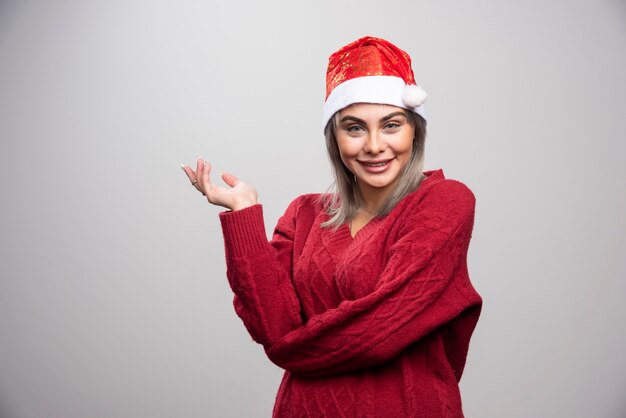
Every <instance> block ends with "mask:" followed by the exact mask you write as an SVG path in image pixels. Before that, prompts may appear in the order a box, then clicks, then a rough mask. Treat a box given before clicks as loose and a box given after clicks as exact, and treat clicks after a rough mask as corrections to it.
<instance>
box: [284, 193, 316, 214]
mask: <svg viewBox="0 0 626 418" xmlns="http://www.w3.org/2000/svg"><path fill="white" fill-rule="evenodd" d="M323 206H324V205H323V195H322V194H320V193H308V194H303V195H300V196H298V197H296V198H295V199H294V200H292V201H291V203H290V204H289V206H288V207H287V212H295V213H298V212H300V211H302V210H305V211H320V210H322V209H323Z"/></svg>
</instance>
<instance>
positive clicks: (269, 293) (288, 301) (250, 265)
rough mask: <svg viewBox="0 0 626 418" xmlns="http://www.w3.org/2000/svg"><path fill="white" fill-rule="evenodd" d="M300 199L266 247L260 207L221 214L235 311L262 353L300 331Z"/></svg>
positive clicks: (281, 220) (281, 219) (282, 218)
mask: <svg viewBox="0 0 626 418" xmlns="http://www.w3.org/2000/svg"><path fill="white" fill-rule="evenodd" d="M303 198H305V196H301V197H299V198H298V199H296V200H294V201H293V202H292V203H291V204H290V205H289V207H288V208H287V210H286V211H285V214H284V215H283V216H282V217H281V218H280V219H279V221H278V225H277V226H276V228H275V231H274V235H273V237H272V240H271V241H270V242H269V243H268V240H267V235H266V232H265V226H264V221H263V209H262V207H261V205H255V206H251V207H248V208H245V209H241V210H238V211H233V212H222V213H221V214H220V221H221V224H222V232H223V234H224V244H225V252H226V268H227V277H228V281H229V284H230V287H231V289H232V290H233V292H234V293H235V297H234V302H233V303H234V306H235V311H236V312H237V315H238V316H239V317H240V318H241V319H242V321H243V323H244V325H245V327H246V329H247V330H248V332H249V333H250V335H251V336H252V338H253V339H254V340H255V341H256V342H258V343H260V344H263V345H264V346H266V347H267V346H270V345H271V344H272V343H274V342H276V341H277V340H278V339H279V338H280V337H283V336H284V335H285V334H287V333H288V332H289V331H292V330H294V329H295V328H297V327H298V326H301V325H302V317H301V314H300V312H301V309H300V302H299V300H298V297H297V295H296V292H295V289H294V286H293V283H292V269H293V268H292V266H293V247H294V235H295V230H296V228H295V227H296V225H295V219H296V216H297V212H298V209H299V207H300V205H301V201H302V199H303Z"/></svg>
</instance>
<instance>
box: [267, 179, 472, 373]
mask: <svg viewBox="0 0 626 418" xmlns="http://www.w3.org/2000/svg"><path fill="white" fill-rule="evenodd" d="M474 206H475V199H474V195H473V194H472V192H471V191H470V190H469V189H468V188H467V187H466V186H465V185H463V184H462V183H460V182H456V181H453V180H446V181H443V182H441V183H440V184H437V185H435V186H433V188H432V190H430V191H429V192H428V193H426V194H425V195H424V196H423V199H422V201H421V202H420V204H419V205H417V206H416V207H415V210H414V211H412V213H410V215H408V216H407V217H406V219H403V220H402V222H403V227H402V230H401V232H400V234H399V236H398V238H397V240H396V241H395V243H394V244H393V245H392V247H391V249H390V255H389V259H388V260H389V261H388V263H387V265H386V266H385V268H384V270H383V271H382V274H381V277H380V278H379V280H378V285H377V288H376V289H375V290H374V291H373V292H372V293H370V294H368V295H366V296H365V297H363V298H360V299H356V300H350V301H344V302H342V303H341V304H339V306H338V307H337V308H335V309H330V310H328V311H326V312H324V313H322V314H320V315H317V316H314V317H311V318H309V320H308V321H307V322H306V323H305V324H303V325H300V326H297V327H296V328H294V329H292V330H291V331H290V332H288V333H287V334H285V335H284V336H282V338H280V339H279V340H278V341H276V342H274V343H273V344H271V345H266V346H265V349H266V353H267V355H268V357H269V358H270V359H271V360H272V361H273V362H274V363H275V364H277V365H278V366H280V367H282V368H284V369H286V370H289V371H291V372H293V373H297V374H300V375H304V376H310V377H317V376H325V375H331V374H336V373H343V372H348V371H354V370H358V369H361V368H365V367H372V366H376V365H379V364H382V363H385V362H387V361H389V360H391V359H392V358H393V357H395V356H396V355H397V354H398V353H399V352H400V351H402V350H403V349H405V348H406V347H408V346H409V345H411V344H413V343H415V342H417V341H418V340H419V339H420V338H422V337H424V336H425V335H426V334H428V333H429V332H431V331H432V330H434V329H436V328H437V327H439V326H442V325H444V324H446V323H448V322H450V321H452V320H453V319H454V318H456V317H458V316H459V315H461V314H462V313H463V312H464V311H466V310H469V309H470V308H471V307H478V308H480V304H481V299H480V297H479V296H478V294H476V293H475V292H474V291H473V289H471V290H470V288H471V285H470V283H469V277H468V276H467V267H466V256H467V249H468V245H469V241H470V237H471V233H472V227H473V221H474ZM477 311H479V309H478V310H477ZM476 319H477V318H476ZM474 325H475V322H473V323H472V321H469V322H468V328H471V329H468V330H465V331H467V332H466V333H469V334H471V331H472V330H473V326H474ZM285 330H286V329H285Z"/></svg>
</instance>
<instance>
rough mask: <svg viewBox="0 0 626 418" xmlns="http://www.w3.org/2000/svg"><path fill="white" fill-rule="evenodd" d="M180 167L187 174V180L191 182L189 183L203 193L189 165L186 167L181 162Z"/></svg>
mask: <svg viewBox="0 0 626 418" xmlns="http://www.w3.org/2000/svg"><path fill="white" fill-rule="evenodd" d="M181 168H182V169H183V171H184V172H185V174H186V175H187V178H188V179H189V182H190V183H191V185H192V186H193V187H195V189H196V190H197V191H199V192H200V193H202V194H204V192H203V191H202V189H201V187H200V184H199V182H198V177H197V175H196V173H194V172H193V170H192V169H191V167H187V166H186V165H184V164H181Z"/></svg>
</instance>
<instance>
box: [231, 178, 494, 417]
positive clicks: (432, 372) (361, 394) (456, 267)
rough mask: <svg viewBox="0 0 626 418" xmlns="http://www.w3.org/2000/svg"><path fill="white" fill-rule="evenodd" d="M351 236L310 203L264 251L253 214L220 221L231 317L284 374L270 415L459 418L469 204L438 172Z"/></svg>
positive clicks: (294, 211) (470, 292)
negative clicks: (232, 307) (232, 295)
mask: <svg viewBox="0 0 626 418" xmlns="http://www.w3.org/2000/svg"><path fill="white" fill-rule="evenodd" d="M424 174H425V175H426V176H427V178H426V179H425V180H424V181H423V182H422V184H421V186H420V188H419V189H418V190H417V191H415V192H413V193H411V194H410V195H408V196H407V197H406V198H404V199H403V200H402V201H401V202H400V203H399V204H398V205H397V206H396V207H395V208H394V209H393V211H392V212H391V213H390V214H389V215H387V216H386V217H384V218H374V219H373V220H371V221H370V222H369V223H368V224H367V225H365V226H364V227H363V228H362V229H361V230H360V231H359V232H358V233H357V234H356V236H355V237H354V238H352V236H351V235H350V231H349V228H348V226H347V225H342V226H341V227H339V228H338V229H337V230H333V229H332V228H320V223H322V222H323V221H325V220H327V219H328V215H327V214H326V213H325V212H324V210H323V207H322V204H321V203H320V201H319V195H304V196H301V197H299V198H297V199H296V200H294V201H293V202H292V203H291V204H290V206H289V207H288V209H287V211H286V212H285V214H284V216H283V217H282V218H281V219H280V220H279V222H278V225H277V226H276V229H275V231H274V235H273V238H272V240H271V241H270V242H268V240H267V237H266V234H265V228H264V224H263V214H262V208H261V206H260V205H256V206H252V207H249V208H246V209H242V210H239V211H234V212H224V213H221V214H220V219H221V223H222V229H223V233H224V241H225V246H226V261H227V271H228V273H227V275H228V279H229V282H230V285H231V287H232V289H233V291H234V293H235V301H234V304H235V310H236V312H237V314H238V315H239V316H240V317H241V319H242V320H243V322H244V324H245V326H246V328H247V329H248V331H249V332H250V335H251V336H252V338H253V339H254V340H255V341H257V342H258V343H260V344H262V345H263V346H264V348H265V351H266V353H267V355H268V357H269V358H270V359H271V360H272V361H273V362H274V363H276V364H277V365H278V366H280V367H282V368H284V369H285V370H286V372H285V374H284V377H283V380H282V383H281V386H280V388H279V391H278V395H277V398H276V403H275V405H274V417H290V418H293V417H333V418H334V417H424V418H439V417H451V418H452V417H454V418H459V417H463V412H462V409H461V397H460V393H459V386H458V382H459V379H460V378H461V374H462V372H463V368H464V365H465V359H466V355H467V351H468V346H469V341H470V337H471V335H472V332H473V330H474V327H475V325H476V322H477V321H478V317H479V314H480V309H481V305H482V300H481V297H480V296H479V295H478V293H477V292H476V291H475V290H474V288H473V287H472V285H471V283H470V279H469V276H468V272H467V263H466V257H467V249H468V245H469V241H470V236H471V233H472V226H473V221H474V204H475V200H474V195H473V194H472V192H471V191H470V190H469V189H468V188H467V187H466V186H465V185H464V184H462V183H460V182H458V181H454V180H449V179H445V177H444V174H443V171H442V170H436V171H428V172H426V173H424Z"/></svg>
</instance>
